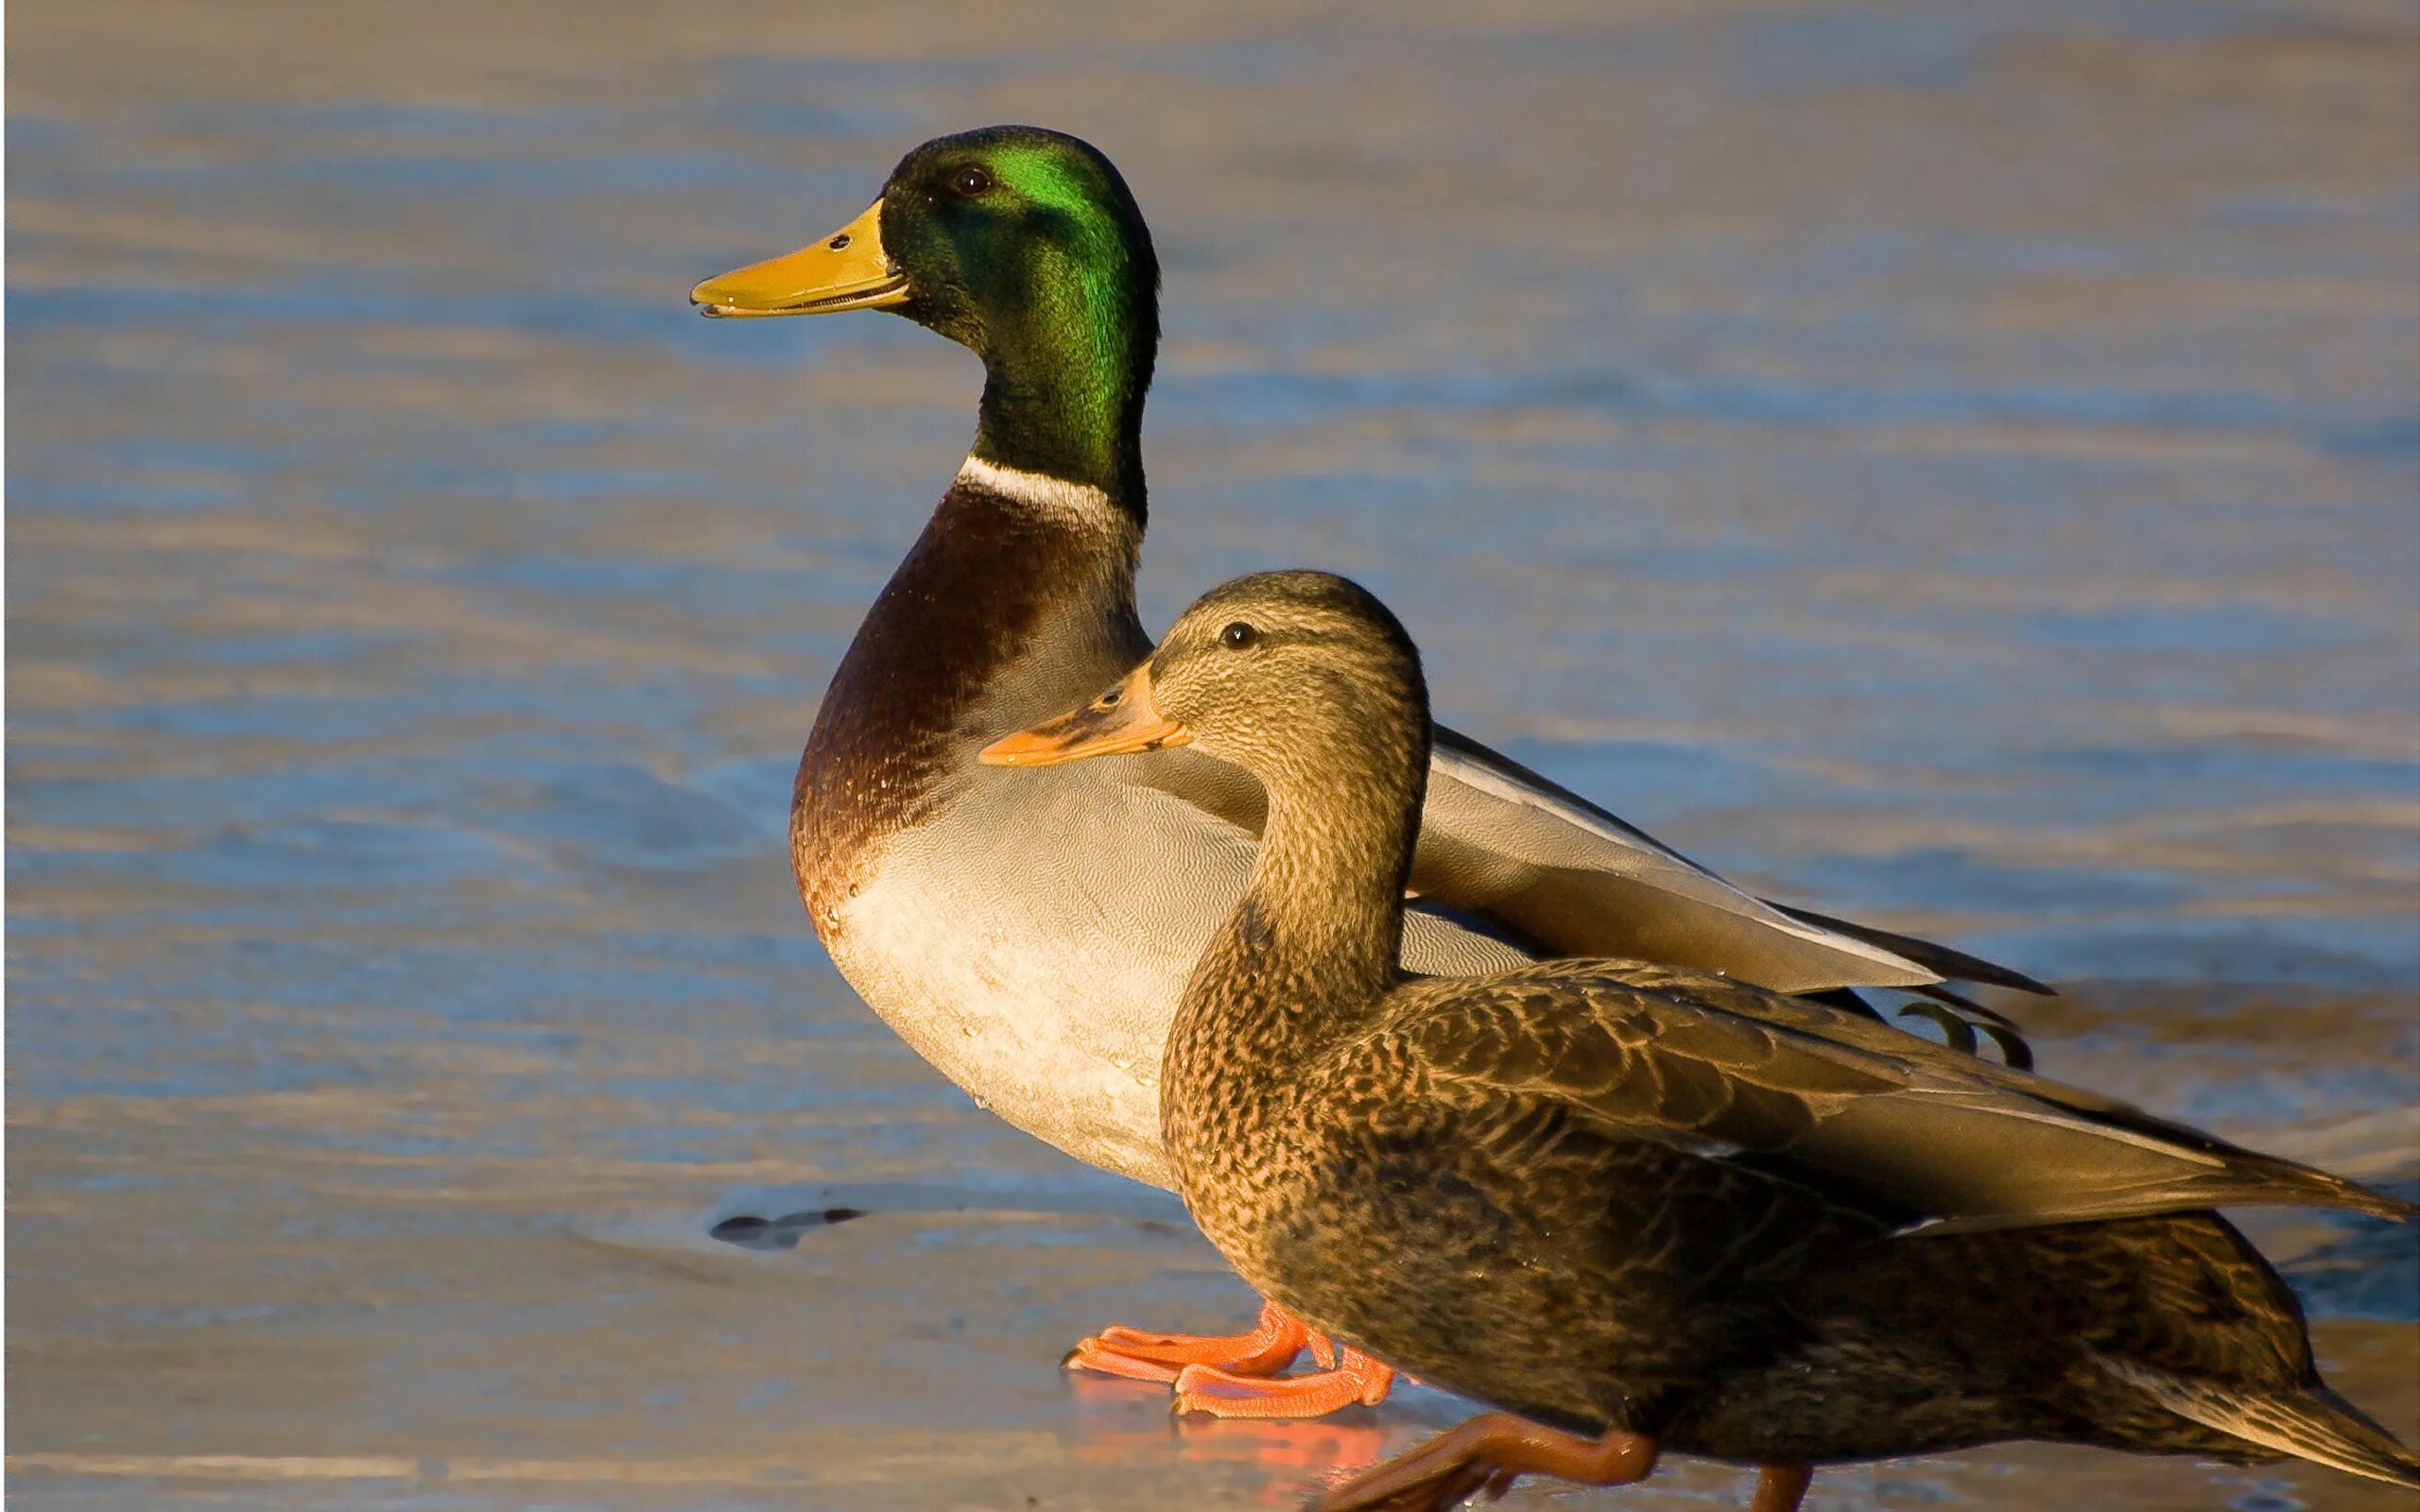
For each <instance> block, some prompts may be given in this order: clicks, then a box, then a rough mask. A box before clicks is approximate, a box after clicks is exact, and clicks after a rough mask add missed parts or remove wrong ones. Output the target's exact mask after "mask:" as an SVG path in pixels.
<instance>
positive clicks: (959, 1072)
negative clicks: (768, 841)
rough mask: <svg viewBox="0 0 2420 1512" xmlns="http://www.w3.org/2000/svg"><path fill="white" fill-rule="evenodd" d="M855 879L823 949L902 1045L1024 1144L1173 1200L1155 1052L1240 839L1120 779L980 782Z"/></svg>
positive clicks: (1095, 773) (956, 793)
mask: <svg viewBox="0 0 2420 1512" xmlns="http://www.w3.org/2000/svg"><path fill="white" fill-rule="evenodd" d="M1250 866H1251V842H1250V839H1249V837H1248V836H1246V835H1244V834H1243V833H1241V832H1239V831H1236V830H1234V829H1233V828H1232V827H1229V826H1226V825H1223V824H1221V823H1219V821H1216V820H1213V819H1209V818H1208V817H1207V816H1203V815H1202V814H1201V812H1200V811H1199V810H1196V809H1194V808H1192V807H1191V806H1190V805H1188V804H1185V803H1184V802H1182V801H1181V800H1178V799H1171V798H1169V797H1168V796H1167V795H1166V794H1163V793H1160V792H1158V791H1156V790H1153V789H1148V788H1137V787H1132V786H1130V785H1128V784H1126V783H1124V782H1120V781H1117V780H1115V774H1114V770H1113V768H1112V764H1111V763H1107V762H1103V763H1093V764H1085V765H1073V766H1068V767H1065V768H1046V769H1042V770H1017V769H1001V768H992V767H975V768H971V769H968V770H966V771H964V772H962V773H960V774H959V775H958V776H957V777H955V778H953V779H952V780H951V781H950V782H946V783H944V784H942V786H941V787H940V788H939V789H938V790H937V791H936V793H935V794H934V796H933V799H932V800H931V803H930V805H929V807H928V809H927V810H926V812H925V814H924V816H923V817H922V819H921V822H919V823H916V824H914V825H912V826H910V827H908V828H907V829H904V830H900V831H896V832H894V833H891V834H890V835H889V836H888V837H887V838H885V839H883V840H882V841H880V842H879V843H878V844H877V845H876V846H875V847H874V848H873V850H872V851H871V852H870V853H868V854H866V855H863V856H861V857H860V858H859V859H858V860H857V861H856V868H857V875H856V885H855V887H854V888H853V890H852V891H851V892H849V893H848V894H847V895H846V896H845V897H844V898H841V899H840V900H839V901H838V902H835V903H834V904H833V905H832V906H831V907H830V908H829V909H828V910H818V912H817V916H816V923H817V929H818V933H819V934H820V935H821V936H822V938H823V942H824V946H825V948H826V950H828V951H829V952H830V954H831V956H832V959H833V961H834V963H835V964H836V965H837V966H838V968H839V970H840V971H841V974H842V975H844V976H846V977H847V978H848V980H849V984H850V985H851V986H852V987H854V988H856V990H857V991H858V993H859V994H860V995H862V996H863V997H864V998H865V1000H866V1002H867V1003H868V1004H870V1005H872V1006H873V1009H874V1010H875V1011H876V1012H877V1013H879V1014H880V1015H881V1016H882V1018H883V1019H884V1021H885V1022H888V1023H889V1024H890V1027H891V1028H892V1029H893V1030H894V1031H896V1032H897V1033H898V1035H899V1037H900V1038H901V1039H903V1040H907V1041H908V1044H909V1045H910V1046H911V1047H913V1048H914V1049H915V1050H916V1052H917V1053H918V1054H920V1055H922V1056H923V1057H925V1059H926V1060H928V1061H930V1062H931V1063H932V1064H933V1065H934V1066H935V1067H936V1068H937V1069H939V1070H940V1071H941V1072H942V1074H943V1075H946V1076H948V1077H949V1078H950V1079H951V1080H952V1081H954V1082H956V1083H957V1084H958V1085H959V1086H960V1087H962V1088H964V1089H965V1090H966V1091H968V1092H969V1093H970V1094H971V1095H972V1096H973V1097H974V1098H975V1099H976V1101H977V1103H979V1104H981V1105H983V1106H985V1107H987V1108H990V1109H992V1110H993V1111H994V1112H996V1113H998V1114H999V1115H1000V1116H1001V1117H1003V1118H1005V1119H1007V1120H1008V1121H1009V1122H1010V1123H1011V1124H1013V1125H1016V1126H1017V1127H1019V1128H1022V1129H1024V1130H1026V1131H1027V1132H1029V1133H1030V1134H1033V1135H1035V1136H1037V1137H1038V1138H1040V1139H1043V1140H1045V1141H1046V1142H1048V1143H1051V1144H1054V1145H1056V1146H1058V1147H1059V1148H1060V1149H1063V1150H1064V1151H1066V1152H1067V1153H1069V1154H1071V1155H1074V1156H1076V1157H1077V1158H1078V1159H1080V1160H1085V1161H1088V1162H1090V1163H1092V1164H1096V1165H1101V1166H1105V1167H1107V1168H1109V1169H1111V1170H1114V1171H1117V1172H1119V1173H1120V1174H1122V1175H1126V1176H1130V1177H1135V1178H1137V1179H1140V1180H1145V1181H1150V1182H1152V1183H1153V1184H1155V1185H1160V1186H1168V1185H1172V1184H1173V1177H1172V1176H1171V1174H1170V1171H1169V1169H1168V1166H1167V1160H1166V1159H1165V1157H1164V1156H1163V1154H1162V1153H1161V1146H1160V1140H1159V1083H1160V1056H1161V1048H1162V1046H1163V1044H1164V1043H1165V1041H1166V1039H1167V1026H1168V1022H1169V1020H1170V1019H1171V1018H1172V1017H1173V1016H1174V1014H1175V1011H1176V1005H1177V1002H1178V999H1179V997H1180V995H1181V994H1182V992H1183V990H1184V981H1185V978H1186V976H1187V975H1188V974H1189V972H1190V971H1191V969H1192V965H1193V961H1194V959H1195V957H1196V956H1197V955H1199V954H1200V953H1201V949H1202V947H1203V945H1204V944H1205V942H1206V941H1207V939H1208V937H1209V936H1210V934H1211V933H1212V931H1213V930H1214V929H1215V928H1216V927H1217V925H1218V922H1219V919H1221V918H1222V917H1223V916H1224V913H1225V911H1226V910H1227V909H1228V908H1229V907H1231V906H1232V904H1233V902H1234V900H1235V898H1236V895H1237V894H1238V893H1240V891H1241V890H1242V885H1243V879H1244V876H1245V874H1246V873H1247V872H1248V871H1249V869H1250ZM804 869H805V868H804V863H803V864H802V872H804Z"/></svg>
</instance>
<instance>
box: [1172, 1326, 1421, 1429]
mask: <svg viewBox="0 0 2420 1512" xmlns="http://www.w3.org/2000/svg"><path fill="white" fill-rule="evenodd" d="M1309 1342H1310V1346H1311V1350H1312V1353H1313V1354H1314V1355H1315V1356H1316V1357H1317V1358H1318V1360H1319V1362H1320V1364H1321V1365H1322V1366H1324V1368H1322V1369H1319V1370H1313V1371H1310V1372H1309V1373H1307V1374H1305V1375H1299V1376H1276V1377H1270V1376H1251V1375H1247V1374H1244V1373H1243V1372H1240V1371H1231V1370H1220V1369H1219V1368H1217V1367H1216V1366H1202V1365H1191V1366H1185V1367H1184V1370H1183V1371H1182V1372H1181V1373H1179V1374H1178V1376H1177V1378H1176V1401H1175V1403H1174V1404H1173V1405H1171V1406H1170V1407H1169V1409H1168V1410H1169V1411H1170V1412H1174V1413H1188V1412H1201V1413H1208V1414H1209V1415H1210V1416H1211V1417H1326V1416H1327V1415H1328V1414H1329V1413H1332V1412H1335V1411H1337V1410H1339V1409H1340V1408H1344V1407H1350V1406H1353V1405H1354V1404H1355V1403H1359V1404H1360V1405H1362V1406H1364V1407H1374V1406H1376V1405H1377V1404H1378V1403H1380V1402H1382V1401H1384V1400H1387V1393H1388V1392H1389V1391H1391V1390H1392V1389H1393V1388H1394V1383H1395V1373H1394V1370H1393V1368H1392V1366H1386V1365H1382V1364H1380V1363H1379V1362H1378V1361H1377V1360H1375V1359H1373V1358H1372V1357H1371V1356H1369V1355H1366V1354H1363V1353H1362V1352H1361V1351H1360V1350H1358V1349H1353V1348H1351V1347H1350V1346H1347V1347H1346V1348H1345V1349H1342V1350H1341V1351H1339V1350H1338V1349H1336V1347H1335V1346H1334V1345H1332V1344H1330V1343H1329V1342H1328V1341H1327V1339H1326V1338H1325V1337H1324V1336H1323V1335H1321V1334H1317V1333H1314V1334H1312V1335H1311V1336H1310V1341H1309Z"/></svg>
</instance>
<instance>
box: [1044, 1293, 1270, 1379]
mask: <svg viewBox="0 0 2420 1512" xmlns="http://www.w3.org/2000/svg"><path fill="white" fill-rule="evenodd" d="M1310 1339H1311V1331H1310V1330H1309V1329H1307V1328H1305V1327H1304V1326H1303V1321H1302V1319H1300V1318H1298V1317H1296V1316H1295V1315H1294V1314H1291V1313H1288V1312H1287V1311H1286V1310H1285V1309H1284V1308H1282V1307H1279V1306H1278V1305H1277V1304H1276V1303H1274V1302H1264V1303H1262V1304H1261V1308H1260V1318H1259V1321H1258V1322H1256V1323H1255V1324H1254V1325H1253V1329H1252V1332H1249V1333H1146V1332H1143V1331H1142V1330H1140V1329H1130V1328H1121V1327H1119V1326H1118V1325H1116V1324H1115V1323H1113V1324H1111V1325H1110V1326H1109V1327H1107V1328H1105V1329H1103V1330H1101V1331H1100V1332H1098V1333H1096V1334H1094V1335H1093V1336H1092V1337H1090V1338H1087V1339H1083V1340H1080V1341H1079V1342H1078V1344H1077V1345H1076V1347H1075V1349H1071V1350H1069V1351H1068V1353H1067V1357H1066V1358H1065V1359H1064V1360H1063V1361H1061V1362H1060V1364H1061V1365H1062V1366H1064V1367H1065V1368H1066V1369H1069V1370H1097V1371H1098V1372H1100V1373H1101V1374H1103V1375H1111V1376H1122V1377H1124V1378H1125V1379H1127V1380H1129V1381H1161V1382H1171V1381H1174V1380H1176V1379H1177V1377H1178V1376H1179V1375H1181V1374H1182V1373H1184V1371H1185V1370H1186V1369H1188V1368H1192V1367H1205V1366H1206V1367H1208V1368H1210V1369H1213V1370H1217V1371H1220V1372H1222V1373H1224V1374H1226V1375H1229V1376H1234V1377H1237V1378H1243V1379H1248V1380H1258V1379H1261V1378H1265V1377H1270V1376H1275V1375H1277V1374H1279V1373H1280V1372H1282V1371H1284V1370H1285V1369H1286V1367H1287V1366H1290V1365H1292V1364H1293V1363H1294V1361H1295V1358H1296V1357H1297V1356H1299V1355H1300V1354H1301V1353H1302V1352H1303V1347H1304V1346H1305V1345H1306V1344H1308V1343H1309V1342H1310Z"/></svg>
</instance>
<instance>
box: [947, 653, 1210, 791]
mask: <svg viewBox="0 0 2420 1512" xmlns="http://www.w3.org/2000/svg"><path fill="white" fill-rule="evenodd" d="M1192 739H1193V731H1192V730H1187V729H1185V728H1184V726H1183V725H1180V724H1178V723H1177V722H1176V721H1175V720H1173V719H1170V718H1168V717H1167V715H1165V714H1163V713H1160V711H1159V710H1158V709H1157V708H1156V707H1155V706H1154V705H1153V704H1152V702H1151V665H1150V662H1145V663H1143V664H1142V665H1141V666H1139V667H1136V668H1135V669H1134V670H1133V671H1132V672H1130V673H1128V674H1127V675H1126V680H1124V681H1123V682H1120V683H1119V684H1118V685H1117V686H1116V687H1115V688H1112V689H1110V690H1109V691H1108V692H1107V693H1104V694H1102V695H1101V696H1099V697H1098V698H1095V699H1094V700H1093V701H1092V702H1090V703H1088V704H1086V705H1084V706H1083V707H1082V708H1081V709H1079V710H1077V711H1075V712H1074V713H1064V714H1061V715H1060V716H1059V717H1058V718H1056V719H1046V720H1044V721H1043V722H1042V723H1041V724H1038V725H1036V726H1034V727H1033V728H1032V729H1031V730H1019V731H1017V732H1016V733H1015V734H1013V735H1007V736H1003V737H1002V738H1000V739H998V740H995V741H994V742H992V744H990V745H989V746H986V747H983V756H982V759H983V764H984V765H986V766H1056V765H1059V764H1060V763H1062V762H1080V761H1082V760H1083V759H1084V758H1086V757H1087V756H1122V755H1125V754H1126V753H1128V752H1130V751H1138V750H1158V749H1160V748H1161V747H1164V746H1183V745H1185V744H1187V743H1188V742H1190V741H1191V740H1192Z"/></svg>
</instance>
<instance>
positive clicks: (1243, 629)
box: [1219, 620, 1260, 651]
mask: <svg viewBox="0 0 2420 1512" xmlns="http://www.w3.org/2000/svg"><path fill="white" fill-rule="evenodd" d="M1259 639H1260V632H1259V631H1258V630H1255V629H1253V627H1251V626H1249V625H1247V624H1245V623H1244V622H1243V621H1241V620H1237V621H1236V623H1234V624H1233V625H1230V626H1228V627H1226V628H1225V629H1223V630H1220V631H1219V644H1221V645H1223V646H1225V647H1226V648H1227V649H1228V650H1230V651H1240V650H1242V649H1243V648H1244V647H1246V646H1248V645H1250V644H1253V642H1254V641H1257V640H1259Z"/></svg>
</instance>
